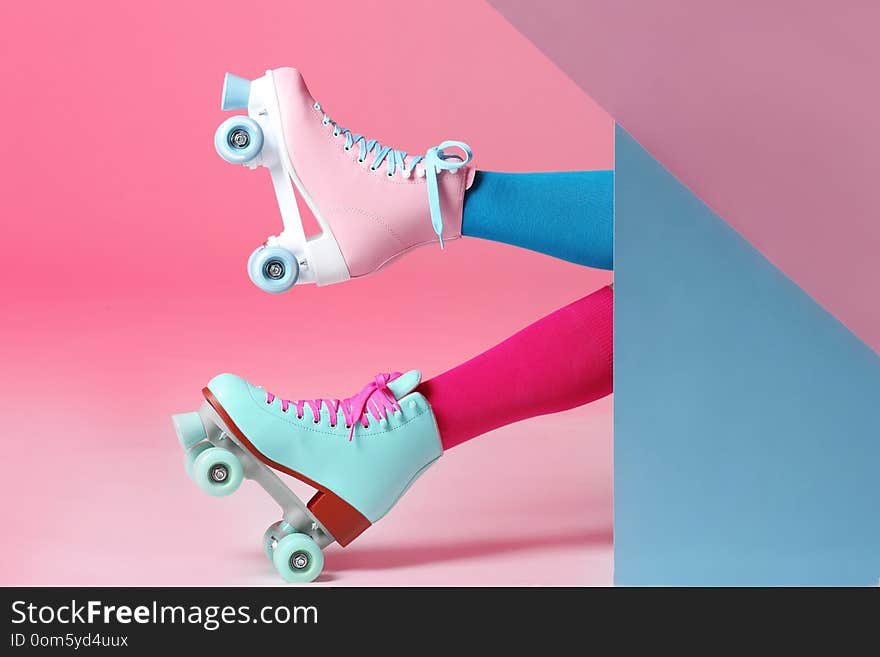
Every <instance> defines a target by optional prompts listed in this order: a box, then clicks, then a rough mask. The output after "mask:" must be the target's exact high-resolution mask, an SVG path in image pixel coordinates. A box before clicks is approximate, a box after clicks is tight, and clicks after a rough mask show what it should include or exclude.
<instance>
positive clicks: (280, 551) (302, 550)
mask: <svg viewBox="0 0 880 657" xmlns="http://www.w3.org/2000/svg"><path fill="white" fill-rule="evenodd" d="M272 563H274V564H275V570H277V571H278V572H279V573H280V574H281V577H283V578H284V580H285V581H286V582H311V581H314V579H315V578H316V577H317V576H318V575H320V574H321V569H322V568H324V553H323V552H321V548H319V547H318V544H317V543H315V542H314V541H313V540H312V539H311V538H309V537H308V536H306V535H305V534H288V535H287V536H285V537H284V538H282V539H281V540H279V541H278V543H277V544H276V545H275V550H274V552H273V553H272Z"/></svg>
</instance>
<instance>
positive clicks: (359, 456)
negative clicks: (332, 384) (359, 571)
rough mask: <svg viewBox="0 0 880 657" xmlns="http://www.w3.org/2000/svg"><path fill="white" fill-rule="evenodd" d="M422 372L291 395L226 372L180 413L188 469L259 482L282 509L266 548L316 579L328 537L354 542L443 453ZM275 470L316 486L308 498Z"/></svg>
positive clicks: (228, 480)
mask: <svg viewBox="0 0 880 657" xmlns="http://www.w3.org/2000/svg"><path fill="white" fill-rule="evenodd" d="M420 379H421V374H420V373H419V372H418V371H417V370H410V371H409V372H407V373H406V374H402V375H401V374H399V373H394V374H378V375H376V377H375V378H374V380H373V381H371V382H370V383H369V384H368V385H367V386H366V387H365V388H364V389H363V390H361V392H359V393H358V394H357V395H355V396H353V397H349V398H348V399H342V400H339V399H312V400H301V401H289V400H286V399H279V398H277V397H276V396H275V395H273V394H272V393H270V392H266V391H265V390H263V389H262V388H261V387H258V386H254V385H251V384H250V383H248V382H247V381H245V380H244V379H242V378H240V377H237V376H234V375H232V374H220V375H219V376H216V377H214V378H213V379H211V382H210V383H209V384H208V387H206V388H205V389H204V390H203V391H202V393H203V394H204V396H205V403H204V404H202V407H201V408H200V409H199V410H198V411H197V412H193V413H184V414H180V415H175V416H174V418H173V420H174V426H175V430H176V431H177V436H178V438H179V440H180V444H181V445H182V446H183V448H184V450H186V455H185V464H186V470H187V472H188V473H189V475H190V477H191V478H192V479H193V481H195V483H196V484H197V485H198V486H199V487H200V488H201V489H202V490H204V491H205V492H207V493H209V494H210V495H217V496H223V495H229V494H231V493H233V492H235V491H236V490H237V489H238V487H239V485H240V484H241V482H242V481H243V480H244V479H252V480H254V481H256V482H257V483H258V484H260V485H261V486H262V487H263V488H264V489H265V490H266V492H267V493H269V495H271V496H272V498H273V499H275V501H276V502H277V503H278V504H279V505H280V506H281V510H282V519H281V520H280V521H278V522H276V523H274V524H273V525H271V526H270V527H269V528H268V529H267V530H266V533H265V535H264V537H263V547H264V549H265V551H266V555H267V556H268V557H269V558H270V559H271V560H272V562H273V564H274V565H275V568H276V569H277V570H278V572H279V573H280V574H281V576H282V577H283V578H284V579H285V580H287V581H288V582H310V581H312V580H314V579H315V578H316V577H317V576H318V575H319V574H320V573H321V569H322V567H323V564H324V556H323V553H322V552H321V550H322V549H323V548H324V547H326V546H327V545H330V544H331V543H333V542H334V541H335V542H337V543H339V544H340V545H342V546H346V545H348V544H349V543H351V542H352V541H353V540H354V539H355V538H357V536H359V535H360V534H361V533H362V532H363V531H364V530H365V529H366V528H367V527H369V526H370V525H371V524H372V523H374V522H376V521H377V520H379V518H381V517H382V516H384V515H385V514H386V513H387V512H388V510H389V509H391V507H392V506H394V505H395V503H396V502H397V500H398V499H400V497H401V495H403V493H404V492H406V490H407V489H408V488H409V487H410V486H411V485H412V483H413V482H414V481H415V480H416V479H417V478H418V477H419V475H421V474H422V473H423V472H424V471H425V470H426V469H427V468H428V466H429V465H431V464H432V463H433V462H434V461H436V460H437V459H438V458H439V457H440V456H441V455H442V453H443V448H442V446H441V443H440V435H439V433H438V431H437V423H436V421H435V419H434V413H433V412H432V410H431V406H430V405H429V404H428V401H427V400H426V399H425V398H424V397H423V396H422V395H421V394H420V393H418V392H414V389H415V387H416V386H417V385H418V384H419V381H420ZM276 471H280V472H284V473H286V474H289V475H292V476H294V477H296V478H297V479H299V480H301V481H304V482H305V483H307V484H309V485H310V486H312V487H314V488H316V489H317V492H316V493H315V495H314V496H313V497H312V499H311V500H310V501H309V502H308V504H304V503H303V502H302V501H301V500H300V499H299V498H298V497H297V496H296V495H295V494H294V493H293V492H292V491H291V490H290V489H289V488H288V487H287V486H286V485H285V484H284V482H283V481H282V480H281V478H280V477H278V475H277V474H276Z"/></svg>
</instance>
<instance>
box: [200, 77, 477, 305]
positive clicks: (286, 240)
mask: <svg viewBox="0 0 880 657" xmlns="http://www.w3.org/2000/svg"><path fill="white" fill-rule="evenodd" d="M221 107H222V109H224V110H243V109H247V111H248V116H233V117H232V118H230V119H227V120H226V121H224V122H223V123H222V124H221V125H220V127H219V128H217V132H216V134H215V136H214V145H215V147H216V148H217V152H218V153H219V154H220V156H221V157H222V158H223V159H225V160H226V161H228V162H232V163H235V164H243V165H245V166H247V167H249V168H251V169H255V168H257V167H258V166H264V167H266V168H267V169H269V173H270V174H271V176H272V184H273V186H274V188H275V195H276V197H277V199H278V206H279V208H280V210H281V220H282V223H283V230H282V231H281V233H280V234H279V235H274V236H271V237H269V238H268V240H267V241H266V243H265V244H264V245H263V246H261V247H259V248H258V249H257V250H256V251H254V252H253V254H252V255H251V257H250V259H249V260H248V274H249V275H250V278H251V280H252V281H253V282H254V283H255V284H256V285H257V286H258V287H259V288H261V289H262V290H265V291H266V292H272V293H280V292H284V291H286V290H289V289H290V288H291V287H292V286H293V285H294V284H297V283H317V284H318V285H327V284H329V283H338V282H340V281H345V280H348V279H349V278H353V277H357V276H366V275H367V274H371V273H372V272H374V271H377V270H378V269H380V268H381V267H383V266H384V265H386V264H387V263H389V262H390V261H391V260H393V259H394V258H396V257H397V256H399V255H401V254H403V253H405V252H406V251H409V250H410V249H414V248H416V247H418V246H422V245H424V244H429V243H432V242H439V243H440V245H441V246H442V245H443V242H444V241H445V240H451V239H455V238H457V237H461V218H462V206H463V202H464V192H465V189H467V188H468V187H469V186H470V184H471V183H472V182H473V175H474V170H473V168H472V167H469V166H468V164H469V162H470V161H471V150H470V148H469V147H468V146H467V145H466V144H463V143H461V142H457V141H444V142H443V143H442V144H440V145H439V146H435V147H433V148H429V149H428V150H427V152H425V154H424V155H408V154H407V153H405V152H404V151H400V150H396V149H394V148H391V147H390V146H383V145H382V144H380V143H379V142H378V141H377V140H375V139H368V138H367V137H364V136H363V135H360V134H356V133H354V132H352V131H351V130H348V129H347V128H343V127H342V126H340V125H339V124H337V123H336V121H334V120H333V119H331V118H330V117H329V116H328V115H327V114H326V113H325V112H324V110H323V109H322V107H321V105H320V104H319V103H317V102H316V101H315V99H314V98H312V96H311V94H309V90H308V89H307V88H306V85H305V82H304V81H303V79H302V76H301V75H300V74H299V72H298V71H297V70H296V69H293V68H279V69H275V70H270V71H267V72H266V74H265V75H264V76H263V77H261V78H258V79H256V80H253V81H248V80H245V79H243V78H240V77H238V76H235V75H231V74H228V73H227V74H226V79H225V82H224V84H223V96H222V102H221ZM456 148H457V149H459V150H460V151H461V154H458V153H456V152H449V149H456ZM456 174H457V175H456ZM291 181H292V183H293V185H295V186H296V189H297V191H298V192H299V194H300V196H301V197H302V198H303V200H304V201H305V202H306V203H307V204H308V206H309V208H310V209H311V211H312V213H313V214H314V215H315V218H316V219H317V221H318V223H319V224H320V227H321V233H320V234H318V235H313V236H309V237H306V235H305V231H304V229H303V225H302V220H301V219H300V214H299V208H298V207H297V200H296V196H295V195H294V191H293V187H292V186H291Z"/></svg>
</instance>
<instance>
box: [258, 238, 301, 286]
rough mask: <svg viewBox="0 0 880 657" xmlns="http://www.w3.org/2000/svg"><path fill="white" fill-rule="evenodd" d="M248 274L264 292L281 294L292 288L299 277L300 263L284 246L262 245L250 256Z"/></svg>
mask: <svg viewBox="0 0 880 657" xmlns="http://www.w3.org/2000/svg"><path fill="white" fill-rule="evenodd" d="M248 276H250V279H251V281H252V282H253V283H254V285H256V286H257V287H258V288H260V289H261V290H263V291H264V292H269V293H270V294H281V293H282V292H286V291H287V290H289V289H290V288H292V287H293V286H294V284H295V283H296V279H297V278H299V263H298V262H297V261H296V258H295V257H294V255H293V254H292V253H291V252H290V251H288V250H287V249H285V248H283V247H280V246H261V247H259V248H257V249H256V250H255V251H254V252H253V253H251V257H250V258H248Z"/></svg>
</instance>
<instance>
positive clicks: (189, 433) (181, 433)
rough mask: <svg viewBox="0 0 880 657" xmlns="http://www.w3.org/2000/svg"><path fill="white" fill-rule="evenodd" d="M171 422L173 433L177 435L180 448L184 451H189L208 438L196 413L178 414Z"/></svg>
mask: <svg viewBox="0 0 880 657" xmlns="http://www.w3.org/2000/svg"><path fill="white" fill-rule="evenodd" d="M171 421H172V422H173V423H174V431H175V432H176V433H177V439H178V440H179V441H180V446H181V447H183V448H184V449H189V448H190V447H192V446H193V445H197V444H198V443H200V442H202V441H203V440H205V439H206V438H207V437H208V435H207V434H206V433H205V425H204V424H202V418H200V417H199V414H198V413H179V414H177V415H174V416H172V418H171Z"/></svg>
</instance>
